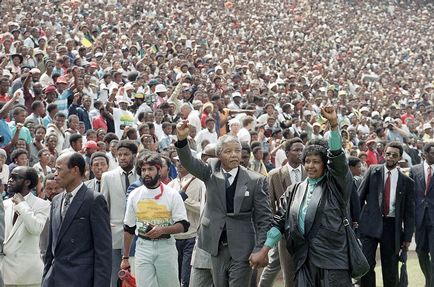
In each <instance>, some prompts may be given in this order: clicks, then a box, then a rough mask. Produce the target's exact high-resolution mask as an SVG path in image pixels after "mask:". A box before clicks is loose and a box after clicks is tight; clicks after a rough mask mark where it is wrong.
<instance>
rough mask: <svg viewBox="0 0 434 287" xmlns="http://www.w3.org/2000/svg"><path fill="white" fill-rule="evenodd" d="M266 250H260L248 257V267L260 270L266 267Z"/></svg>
mask: <svg viewBox="0 0 434 287" xmlns="http://www.w3.org/2000/svg"><path fill="white" fill-rule="evenodd" d="M268 250H269V249H266V248H262V249H261V250H259V251H258V252H256V253H252V254H251V255H250V257H249V264H250V267H252V268H253V269H254V268H261V267H265V266H267V265H268Z"/></svg>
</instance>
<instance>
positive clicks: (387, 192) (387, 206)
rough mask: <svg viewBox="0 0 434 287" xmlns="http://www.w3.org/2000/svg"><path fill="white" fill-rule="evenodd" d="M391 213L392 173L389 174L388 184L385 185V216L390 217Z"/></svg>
mask: <svg viewBox="0 0 434 287" xmlns="http://www.w3.org/2000/svg"><path fill="white" fill-rule="evenodd" d="M389 211H390V171H388V172H387V178H386V184H385V185H384V208H383V215H384V216H388V215H389Z"/></svg>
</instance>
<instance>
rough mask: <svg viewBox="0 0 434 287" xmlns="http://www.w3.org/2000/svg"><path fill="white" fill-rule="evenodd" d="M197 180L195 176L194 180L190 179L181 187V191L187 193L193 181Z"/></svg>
mask: <svg viewBox="0 0 434 287" xmlns="http://www.w3.org/2000/svg"><path fill="white" fill-rule="evenodd" d="M195 179H196V177H195V176H193V177H192V178H190V179H189V180H188V182H187V183H186V184H185V185H184V187H181V190H183V191H187V188H188V187H189V186H190V183H191V182H192V181H193V180H195Z"/></svg>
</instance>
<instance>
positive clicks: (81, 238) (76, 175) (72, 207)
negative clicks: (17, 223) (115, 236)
mask: <svg viewBox="0 0 434 287" xmlns="http://www.w3.org/2000/svg"><path fill="white" fill-rule="evenodd" d="M85 171H86V162H85V161H84V158H83V156H82V155H81V154H79V153H66V154H62V155H61V156H59V158H58V159H57V161H56V173H55V179H56V181H57V182H58V183H59V185H60V186H61V187H63V188H65V192H63V193H61V194H59V195H56V196H55V197H54V199H53V201H52V204H51V211H50V231H49V239H48V249H47V253H46V255H45V268H44V275H43V279H42V287H57V286H63V287H76V286H80V287H100V286H109V285H110V272H111V261H112V260H111V259H112V258H111V253H110V249H111V233H110V217H109V212H108V208H107V202H106V201H105V199H104V196H103V195H102V194H100V193H98V192H96V191H93V190H91V189H89V188H88V187H87V186H86V185H84V183H83V181H82V178H83V176H84V173H85Z"/></svg>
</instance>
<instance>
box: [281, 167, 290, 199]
mask: <svg viewBox="0 0 434 287" xmlns="http://www.w3.org/2000/svg"><path fill="white" fill-rule="evenodd" d="M280 184H281V185H282V194H283V193H284V192H285V191H286V188H288V186H291V177H290V176H289V169H288V164H285V166H284V167H283V168H281V169H280Z"/></svg>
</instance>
